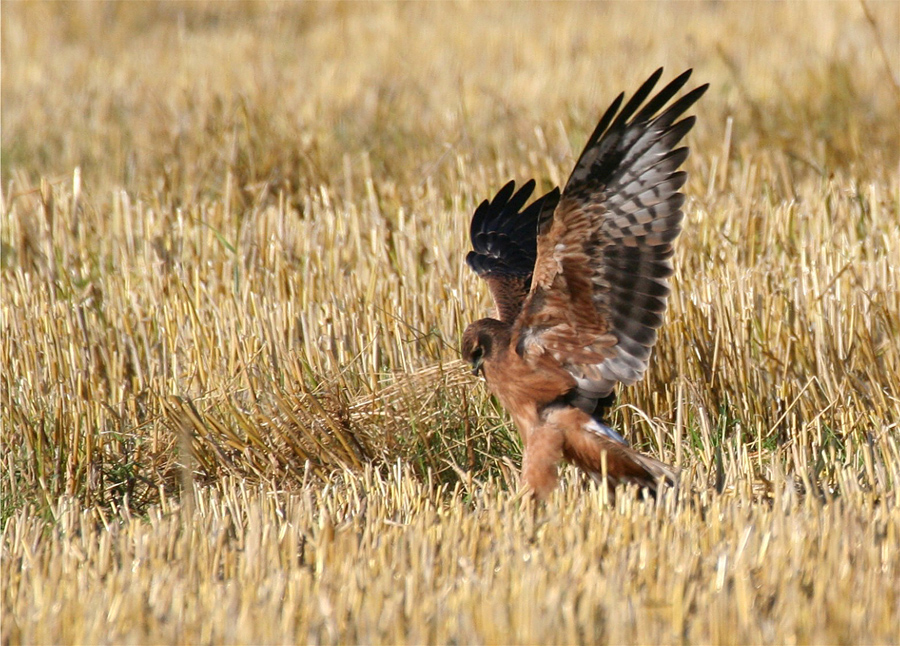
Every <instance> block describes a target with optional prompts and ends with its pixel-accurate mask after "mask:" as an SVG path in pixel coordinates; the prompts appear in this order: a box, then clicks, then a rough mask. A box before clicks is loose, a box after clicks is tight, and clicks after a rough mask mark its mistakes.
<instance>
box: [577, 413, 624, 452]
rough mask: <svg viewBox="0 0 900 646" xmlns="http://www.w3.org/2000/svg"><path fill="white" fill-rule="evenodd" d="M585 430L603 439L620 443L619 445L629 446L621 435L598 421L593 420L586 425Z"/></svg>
mask: <svg viewBox="0 0 900 646" xmlns="http://www.w3.org/2000/svg"><path fill="white" fill-rule="evenodd" d="M584 430H586V431H590V432H591V433H596V434H597V435H600V436H602V437H606V438H609V439H611V440H614V441H616V442H618V443H619V444H623V445H624V446H628V442H626V441H625V438H624V437H622V436H621V435H619V434H618V433H617V432H616V431H615V430H613V429H612V428H610V427H609V426H607V425H606V424H603V423H601V422H598V421H597V420H595V419H593V418H591V421H590V422H588V423H587V424H585V425H584Z"/></svg>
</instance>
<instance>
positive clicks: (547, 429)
mask: <svg viewBox="0 0 900 646" xmlns="http://www.w3.org/2000/svg"><path fill="white" fill-rule="evenodd" d="M562 457H563V434H562V432H560V430H559V429H557V428H556V427H554V426H548V425H544V426H538V427H537V428H535V429H534V430H533V431H532V432H531V434H530V435H529V436H528V441H527V443H526V444H525V455H524V457H523V458H522V479H523V480H524V481H525V484H526V485H527V486H528V487H529V488H530V489H531V490H532V491H533V492H534V495H535V496H537V498H538V499H540V500H546V499H547V497H549V495H550V494H551V493H552V491H553V490H554V489H555V488H556V482H557V480H558V479H559V472H558V465H559V463H560V461H561V460H562Z"/></svg>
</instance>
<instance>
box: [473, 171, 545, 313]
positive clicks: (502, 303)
mask: <svg viewBox="0 0 900 646" xmlns="http://www.w3.org/2000/svg"><path fill="white" fill-rule="evenodd" d="M534 186H535V183H534V180H530V181H528V182H526V183H525V184H524V185H523V186H522V188H520V189H519V190H518V191H516V183H515V182H509V183H508V184H507V185H506V186H504V187H503V188H501V189H500V191H499V192H498V193H497V195H496V196H495V197H494V199H493V200H491V201H488V200H485V201H484V202H482V203H481V204H480V205H479V207H478V208H477V209H476V210H475V214H474V215H473V216H472V226H471V229H470V232H469V235H470V237H471V238H472V249H473V251H470V252H469V255H468V256H466V262H467V263H468V264H469V267H471V268H472V270H473V271H474V272H475V273H476V274H478V275H479V276H481V277H482V278H484V280H485V281H487V284H488V286H489V287H490V290H491V295H492V296H493V297H494V303H495V304H496V305H497V312H498V314H497V316H498V317H499V318H500V320H501V321H504V322H506V323H510V324H511V323H512V322H513V321H514V320H515V318H516V317H517V316H518V315H519V311H520V310H521V309H522V302H523V301H524V300H525V297H526V296H527V295H528V290H529V289H530V288H531V274H532V272H533V271H534V261H535V259H536V257H537V225H538V220H539V219H540V217H541V213H545V214H552V213H553V209H555V208H556V204H557V202H559V189H558V188H554V189H553V190H552V191H550V192H549V193H547V194H546V195H544V196H542V197H540V198H538V199H536V200H535V201H534V202H532V203H531V204H530V205H529V206H528V208H526V209H524V210H522V207H523V206H524V205H525V202H527V201H528V198H529V197H530V196H531V194H532V192H534ZM545 217H547V216H546V215H545Z"/></svg>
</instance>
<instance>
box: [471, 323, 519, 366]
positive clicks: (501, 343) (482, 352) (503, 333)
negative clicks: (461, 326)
mask: <svg viewBox="0 0 900 646" xmlns="http://www.w3.org/2000/svg"><path fill="white" fill-rule="evenodd" d="M510 333H511V328H510V325H509V324H508V323H503V322H502V321H497V320H496V319H481V320H480V321H475V322H474V323H472V324H470V325H469V327H467V328H466V331H465V332H464V333H463V337H462V348H461V352H462V358H463V359H464V360H465V361H467V362H468V363H469V364H471V366H472V374H473V375H477V374H478V373H479V372H480V373H481V374H482V375H484V363H485V361H487V362H490V361H491V360H492V359H494V358H495V357H496V356H497V355H498V353H499V352H501V351H502V350H503V349H504V348H505V347H506V346H507V345H509V339H510Z"/></svg>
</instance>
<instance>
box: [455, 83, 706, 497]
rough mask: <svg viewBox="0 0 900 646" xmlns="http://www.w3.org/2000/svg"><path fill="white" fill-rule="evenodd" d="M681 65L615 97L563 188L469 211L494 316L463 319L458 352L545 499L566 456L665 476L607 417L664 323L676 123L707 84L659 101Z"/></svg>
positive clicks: (676, 213) (677, 226) (684, 126)
mask: <svg viewBox="0 0 900 646" xmlns="http://www.w3.org/2000/svg"><path fill="white" fill-rule="evenodd" d="M690 74H691V71H690V70H688V71H687V72H684V73H683V74H681V75H680V76H679V77H678V78H676V79H675V80H673V81H672V82H671V83H669V84H668V85H667V86H665V87H664V88H663V89H662V90H660V91H659V92H658V93H657V94H656V95H655V96H654V97H653V98H651V99H649V101H647V102H646V104H644V101H645V100H647V97H648V96H649V95H650V93H651V91H652V90H653V88H654V86H655V85H656V82H657V81H658V80H659V78H660V76H661V75H662V69H659V70H657V71H656V72H655V73H654V74H653V75H652V76H651V77H650V78H649V79H648V80H647V81H646V82H645V83H644V84H643V85H642V86H641V87H640V89H639V90H638V91H637V92H636V93H635V95H634V96H633V97H632V98H631V99H630V100H629V101H628V102H627V103H626V104H625V106H624V107H622V108H621V110H620V109H619V108H620V106H621V104H622V100H623V98H624V95H623V94H620V95H619V97H618V98H617V99H616V100H615V101H614V102H613V104H612V105H611V106H610V107H609V109H607V111H606V113H605V114H604V115H603V117H601V119H600V122H599V123H598V124H597V128H596V129H595V130H594V133H593V134H592V135H591V137H590V138H589V139H588V142H587V144H586V146H585V148H584V151H583V152H582V153H581V156H580V157H579V159H578V162H577V163H576V164H575V169H574V170H573V171H572V175H571V177H569V180H568V182H567V183H566V186H565V188H564V190H563V191H562V194H561V195H560V192H559V190H558V189H554V190H552V191H550V192H549V193H547V194H546V195H544V196H542V197H540V198H539V199H537V200H535V201H534V202H533V203H532V204H530V205H529V206H528V207H526V208H524V209H523V207H524V205H525V202H526V201H527V200H528V198H529V197H530V196H531V193H532V192H533V191H534V187H535V183H534V181H533V180H532V181H530V182H527V183H526V184H525V185H524V186H523V187H522V188H521V189H519V191H518V192H516V191H515V183H514V182H510V183H508V184H507V185H506V186H504V187H503V188H502V189H501V190H500V192H499V193H498V194H497V195H496V196H495V197H494V199H493V200H492V201H490V202H489V201H485V202H483V203H482V204H481V205H480V206H479V207H478V209H477V210H476V211H475V214H474V216H473V217H472V226H471V232H470V233H471V238H472V247H473V251H471V252H470V253H469V255H468V257H467V259H466V260H467V262H468V264H469V266H470V267H471V268H472V269H473V270H474V271H475V272H476V273H478V275H479V276H481V277H482V278H484V279H485V280H486V281H487V283H488V285H489V287H490V289H491V294H492V295H493V297H494V302H495V304H496V306H497V317H498V318H497V319H493V318H486V319H481V320H480V321H476V322H474V323H472V324H471V325H469V327H468V328H467V329H466V331H465V333H464V334H463V339H462V354H463V358H465V359H466V360H467V361H469V362H470V363H471V364H472V366H473V370H474V372H476V373H477V372H479V371H481V372H482V374H483V375H484V378H485V380H486V381H487V384H488V387H489V388H490V389H491V391H492V392H493V393H494V394H495V395H496V396H497V398H498V399H499V400H500V402H501V403H502V404H503V406H504V407H505V408H506V409H507V410H508V411H509V412H510V414H511V415H512V417H513V420H514V421H515V423H516V426H517V427H518V429H519V432H520V433H521V435H522V440H523V443H524V445H525V453H524V458H523V465H522V477H523V479H524V481H525V483H526V484H527V485H528V486H529V487H530V488H531V489H532V490H533V491H534V493H535V494H536V495H537V496H538V497H540V498H544V497H546V496H547V495H548V494H549V493H550V492H551V491H552V490H553V488H554V487H555V486H556V481H557V465H558V464H559V462H561V461H562V460H566V461H568V462H572V463H574V464H576V465H578V466H579V467H580V468H582V469H584V470H585V471H587V472H588V473H589V474H591V475H592V476H594V477H595V478H600V477H601V475H602V474H603V473H605V474H606V475H607V479H608V484H609V485H611V486H614V485H615V484H617V483H620V482H628V483H634V484H637V485H639V486H642V487H646V488H647V489H649V490H650V491H651V492H655V491H656V486H657V483H658V482H660V481H661V480H666V481H668V482H669V483H670V484H674V481H675V474H674V473H673V471H672V469H671V468H670V467H668V466H666V465H664V464H663V463H661V462H659V461H657V460H654V459H653V458H651V457H648V456H645V455H642V454H640V453H638V452H637V451H635V450H634V449H632V448H631V447H629V446H628V445H627V443H626V442H625V440H624V439H622V437H621V436H620V435H619V434H618V433H616V431H614V430H613V429H611V428H609V427H608V426H607V425H606V424H605V423H603V421H602V414H603V412H604V410H605V407H606V406H608V405H609V403H610V401H611V399H612V397H613V395H614V388H615V386H616V384H623V385H626V386H627V385H631V384H633V383H634V382H636V381H637V380H638V379H640V378H641V377H642V376H643V374H644V372H645V371H646V369H647V364H648V361H649V358H650V351H651V349H652V347H653V345H654V344H655V343H656V330H657V329H658V328H659V326H660V325H662V320H663V318H662V317H663V313H664V312H665V309H666V298H667V296H668V294H669V281H668V278H669V277H670V276H671V274H672V264H671V260H670V259H671V257H672V252H673V250H672V243H673V241H674V240H675V238H676V237H677V236H678V234H679V232H680V231H681V220H682V218H683V214H682V212H681V205H682V204H683V203H684V196H683V195H682V194H681V193H680V192H679V189H680V188H681V187H682V186H683V185H684V183H685V181H686V179H687V174H686V173H685V172H683V171H679V170H678V168H679V167H680V166H681V164H682V163H683V162H684V160H685V159H686V158H687V155H688V149H687V148H686V147H681V148H676V146H677V145H678V144H679V142H680V141H681V140H682V139H683V138H684V136H685V135H686V134H687V132H688V131H689V130H690V129H691V127H692V126H693V125H694V117H687V118H684V119H681V120H680V121H676V120H677V119H678V118H679V117H681V115H683V114H684V113H685V112H686V111H687V110H688V109H689V108H690V107H691V106H692V105H693V104H694V103H695V102H696V101H697V100H698V99H699V98H700V97H701V96H702V95H703V93H704V92H705V91H706V88H707V87H708V86H706V85H703V86H700V87H698V88H696V89H694V90H692V91H690V92H688V93H686V94H685V95H684V96H682V97H681V98H680V99H678V100H676V101H674V102H673V103H672V104H671V105H669V106H668V107H667V108H665V109H664V110H663V108H664V107H665V106H666V104H667V103H669V101H670V100H671V99H672V98H673V97H674V96H675V94H676V93H677V92H678V91H679V90H680V89H681V88H682V87H683V86H684V85H685V83H687V80H688V78H689V77H690ZM642 104H644V105H643V107H641V106H642Z"/></svg>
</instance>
